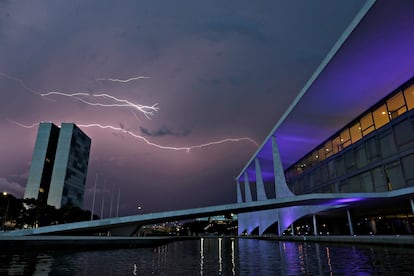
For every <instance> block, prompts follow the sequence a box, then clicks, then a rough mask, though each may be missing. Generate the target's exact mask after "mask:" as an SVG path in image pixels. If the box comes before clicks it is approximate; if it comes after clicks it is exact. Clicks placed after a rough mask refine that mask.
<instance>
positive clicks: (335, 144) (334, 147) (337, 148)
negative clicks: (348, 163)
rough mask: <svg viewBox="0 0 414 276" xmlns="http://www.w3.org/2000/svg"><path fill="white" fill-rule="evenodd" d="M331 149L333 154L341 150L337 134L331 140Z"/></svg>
mask: <svg viewBox="0 0 414 276" xmlns="http://www.w3.org/2000/svg"><path fill="white" fill-rule="evenodd" d="M332 150H333V153H334V154H335V153H337V152H339V151H340V150H341V141H340V138H339V136H338V137H335V138H334V139H333V140H332Z"/></svg>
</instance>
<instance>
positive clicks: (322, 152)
mask: <svg viewBox="0 0 414 276" xmlns="http://www.w3.org/2000/svg"><path fill="white" fill-rule="evenodd" d="M318 156H319V158H318V159H319V161H322V160H325V148H324V147H321V148H320V149H319V150H318Z"/></svg>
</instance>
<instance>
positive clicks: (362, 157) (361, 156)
mask: <svg viewBox="0 0 414 276" xmlns="http://www.w3.org/2000/svg"><path fill="white" fill-rule="evenodd" d="M355 163H356V166H357V168H362V167H365V166H366V165H367V164H368V159H367V154H366V153H365V145H361V146H359V147H358V148H356V149H355Z"/></svg>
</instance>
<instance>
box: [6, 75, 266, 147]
mask: <svg viewBox="0 0 414 276" xmlns="http://www.w3.org/2000/svg"><path fill="white" fill-rule="evenodd" d="M0 76H1V77H3V78H7V79H9V80H13V81H16V82H18V83H19V84H20V86H21V87H22V88H24V89H25V90H27V91H29V92H31V93H33V94H36V95H38V96H41V97H47V96H52V95H58V96H63V97H73V98H75V99H77V100H79V101H81V102H83V103H85V104H87V105H91V106H101V107H108V108H111V107H126V108H130V109H129V110H130V111H131V112H133V110H135V111H139V112H142V113H143V114H144V115H145V117H146V118H148V119H150V116H153V115H154V114H155V112H157V111H158V110H159V107H158V103H155V104H153V105H149V106H148V105H140V104H135V103H132V102H130V101H128V100H125V99H119V98H117V97H115V96H112V95H110V94H106V93H102V94H90V93H81V92H79V93H72V94H69V93H63V92H58V91H51V92H47V93H39V92H37V91H35V90H34V89H32V88H30V87H29V86H27V85H26V83H25V82H24V81H23V80H21V79H19V78H15V77H12V76H9V75H7V74H5V73H1V72H0ZM147 78H149V77H144V76H138V77H133V78H130V79H126V80H122V79H97V80H102V81H112V82H122V83H127V82H130V81H134V80H138V79H147ZM87 97H89V98H103V99H106V100H109V101H112V103H102V102H92V101H91V100H87V99H85V98H87ZM131 109H132V110H131ZM133 113H134V112H133ZM134 115H135V118H136V119H137V120H138V117H137V116H136V114H135V113H134ZM7 121H9V122H10V123H12V124H15V125H17V126H20V127H23V128H34V127H36V126H38V125H39V124H38V123H35V124H32V125H25V124H21V123H19V122H16V121H13V120H9V119H7ZM78 126H79V127H85V128H90V127H95V128H100V129H111V130H115V131H120V132H123V133H125V134H128V135H129V136H131V137H133V138H135V139H138V140H141V141H143V142H144V143H146V144H147V145H150V146H152V147H155V148H158V149H164V150H175V151H186V152H190V151H191V150H192V149H201V148H204V147H209V146H213V145H218V144H224V143H230V142H233V143H234V142H249V143H252V144H254V145H255V146H257V147H258V146H259V145H258V143H257V142H256V141H254V140H253V139H251V138H249V137H241V138H225V139H222V140H217V141H212V142H208V143H205V144H200V145H194V146H185V147H173V146H165V145H160V144H156V143H153V142H151V141H150V140H148V139H147V138H145V137H144V136H141V135H138V134H136V133H134V132H132V131H130V130H126V129H124V128H121V127H115V126H112V125H102V124H98V123H93V124H83V125H81V124H79V125H78Z"/></svg>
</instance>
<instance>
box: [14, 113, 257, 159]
mask: <svg viewBox="0 0 414 276" xmlns="http://www.w3.org/2000/svg"><path fill="white" fill-rule="evenodd" d="M7 120H8V121H9V122H11V123H13V124H16V125H18V126H21V127H24V128H33V127H35V126H37V125H38V124H33V125H24V124H21V123H18V122H16V121H13V120H9V119H7ZM77 126H78V127H84V128H90V127H96V128H100V129H111V130H115V131H120V132H123V133H125V134H128V135H129V136H132V137H133V138H135V139H138V140H141V141H143V142H144V143H145V144H147V145H149V146H152V147H155V148H158V149H163V150H175V151H186V152H190V151H191V150H193V149H201V148H205V147H209V146H213V145H219V144H224V143H229V142H233V143H234V142H243V141H246V142H249V143H252V144H254V145H255V146H257V147H258V146H259V144H258V143H257V142H256V141H254V140H253V139H251V138H249V137H241V138H225V139H222V140H217V141H212V142H208V143H205V144H200V145H194V146H186V147H172V146H164V145H160V144H156V143H153V142H151V141H149V140H148V139H147V138H145V137H143V136H141V135H138V134H136V133H134V132H132V131H130V130H126V129H123V128H121V127H115V126H111V125H101V124H96V123H95V124H86V125H85V124H77Z"/></svg>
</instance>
